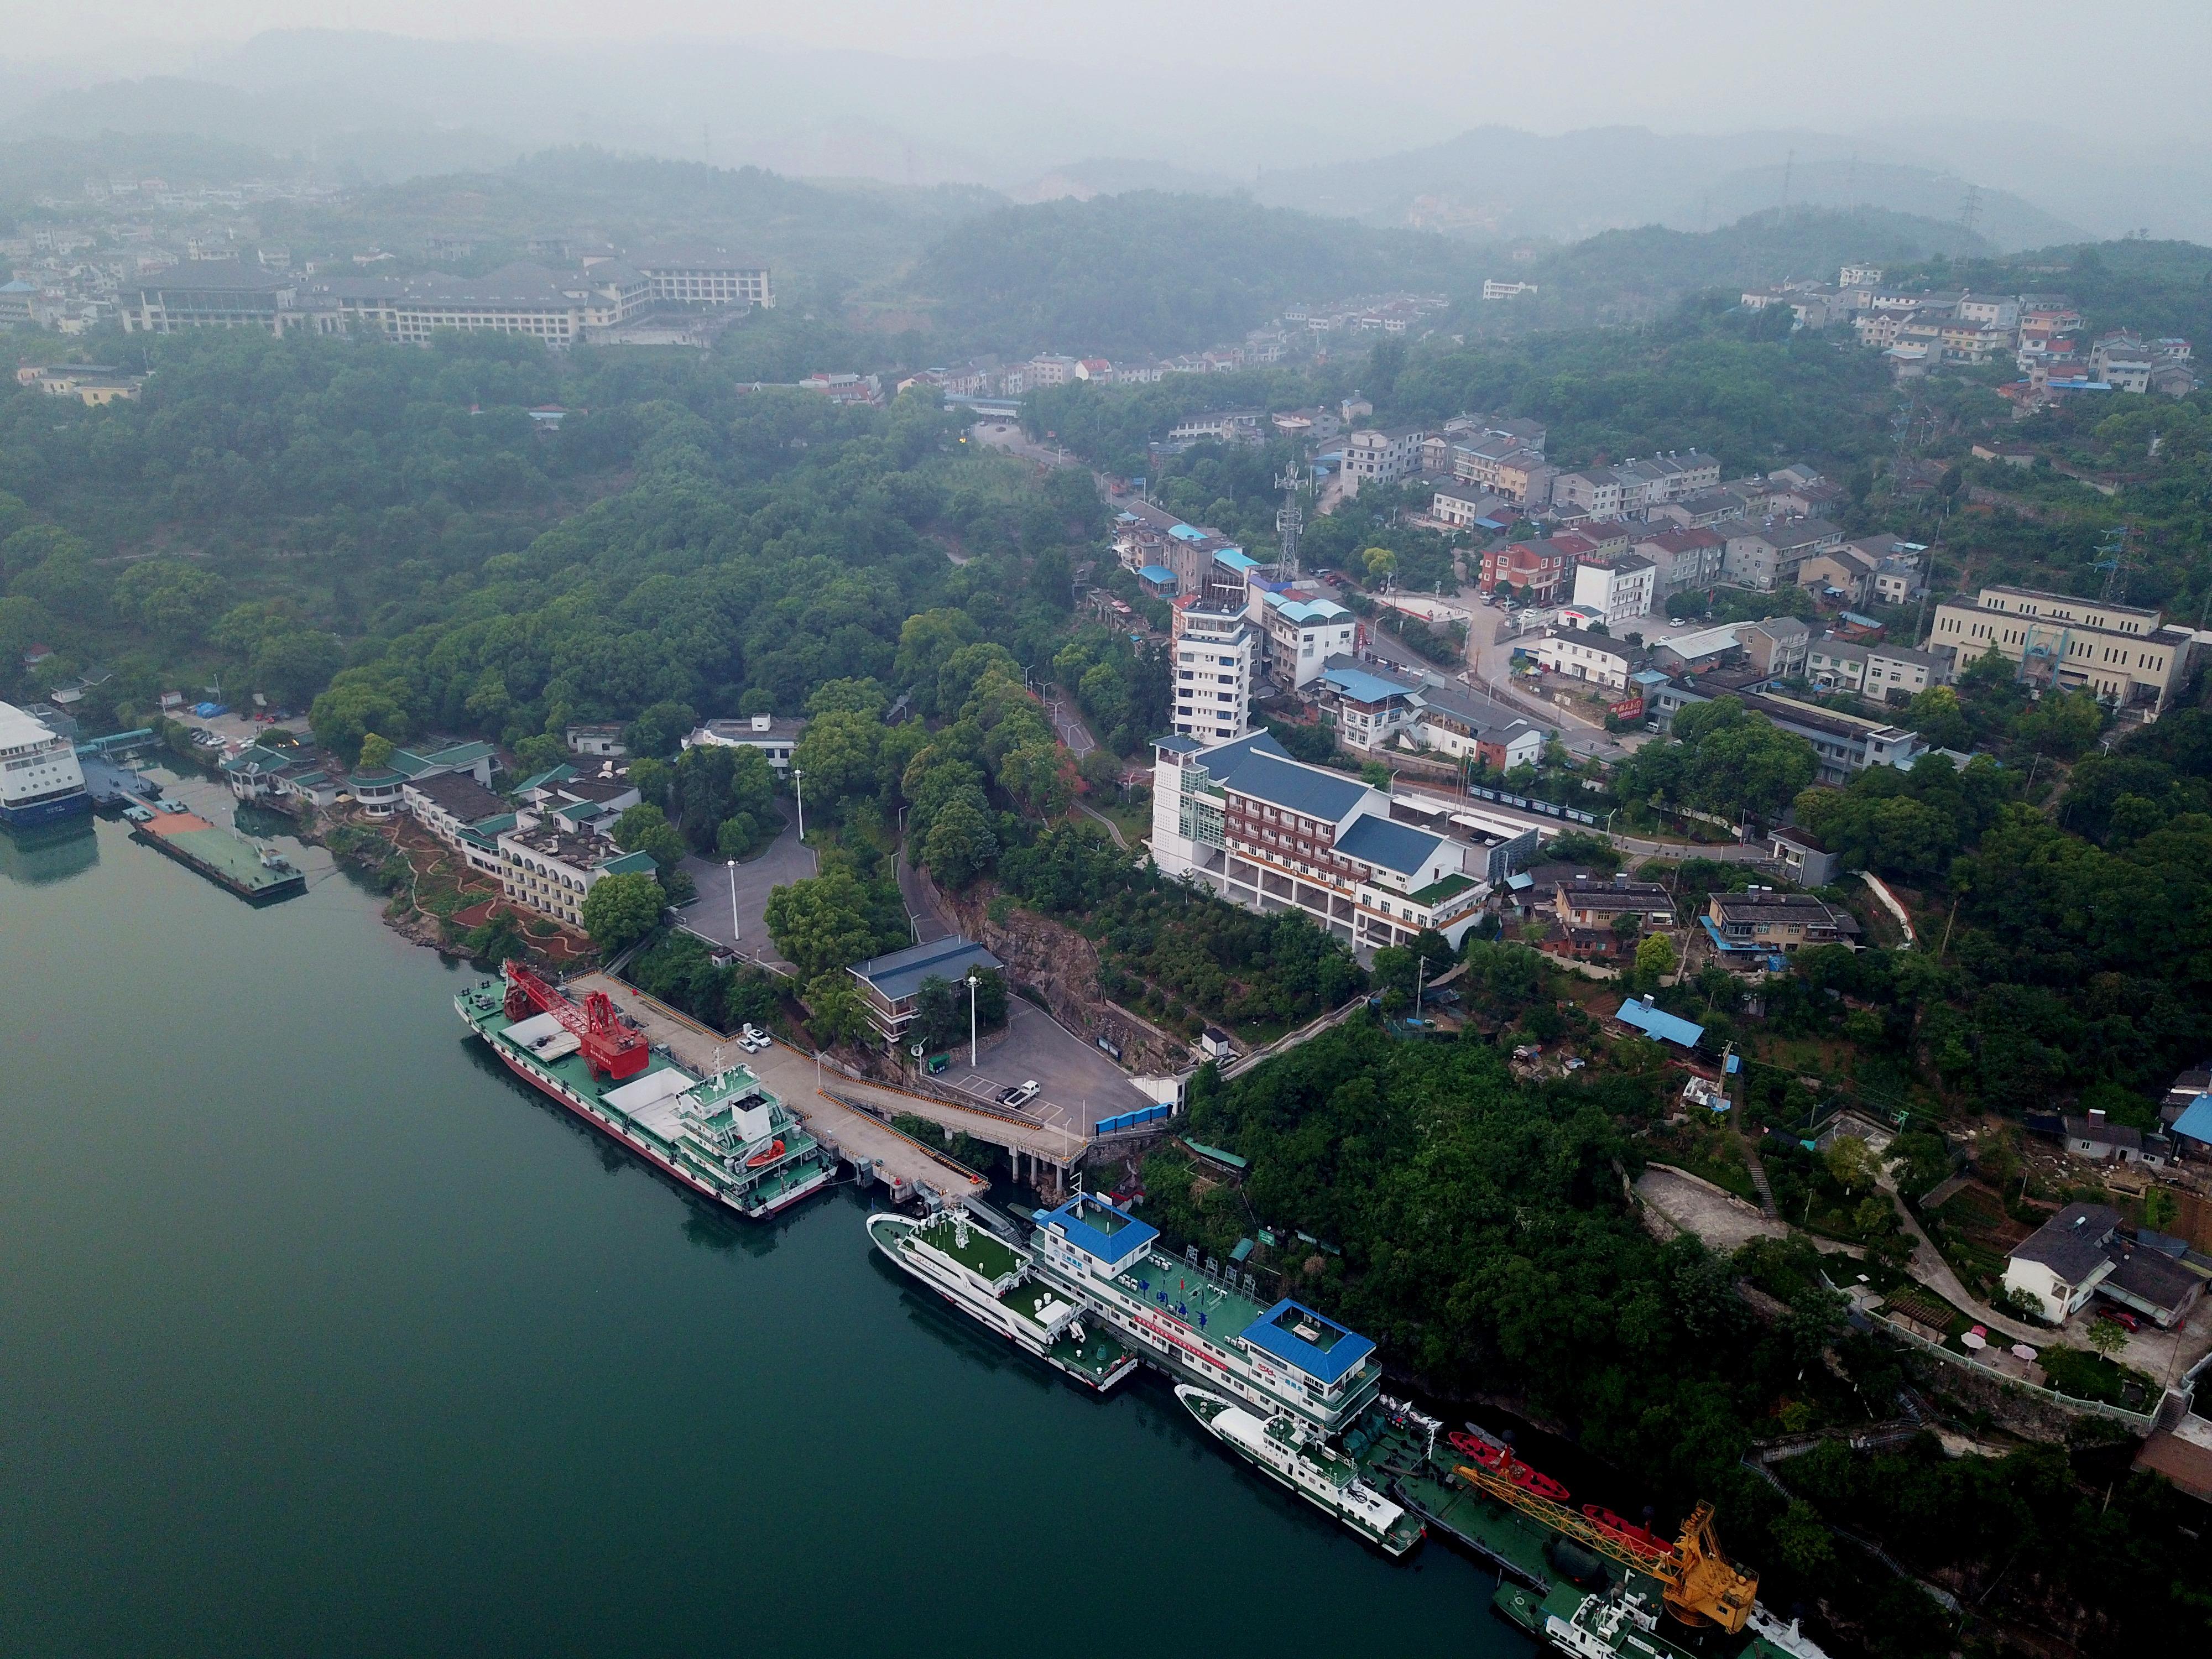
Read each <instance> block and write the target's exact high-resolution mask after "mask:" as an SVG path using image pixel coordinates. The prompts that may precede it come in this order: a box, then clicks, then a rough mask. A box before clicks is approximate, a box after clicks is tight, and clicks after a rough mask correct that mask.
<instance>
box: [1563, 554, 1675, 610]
mask: <svg viewBox="0 0 2212 1659" xmlns="http://www.w3.org/2000/svg"><path fill="white" fill-rule="evenodd" d="M1658 579H1659V568H1658V567H1657V566H1656V565H1655V564H1654V563H1652V562H1651V561H1650V560H1649V559H1647V558H1644V556H1642V555H1640V554H1636V553H1627V554H1623V555H1622V556H1620V557H1619V558H1617V559H1615V560H1614V561H1613V562H1612V563H1611V564H1609V565H1604V564H1578V565H1577V566H1576V567H1575V603H1576V604H1577V605H1588V606H1589V607H1590V609H1591V610H1593V611H1595V612H1596V613H1597V617H1598V619H1599V620H1600V621H1601V622H1602V623H1605V625H1606V626H1607V628H1616V627H1619V626H1620V625H1621V624H1623V623H1632V622H1638V621H1640V620H1642V619H1643V618H1644V617H1645V616H1647V615H1648V614H1650V610H1651V602H1652V600H1653V599H1655V598H1656V589H1657V584H1658Z"/></svg>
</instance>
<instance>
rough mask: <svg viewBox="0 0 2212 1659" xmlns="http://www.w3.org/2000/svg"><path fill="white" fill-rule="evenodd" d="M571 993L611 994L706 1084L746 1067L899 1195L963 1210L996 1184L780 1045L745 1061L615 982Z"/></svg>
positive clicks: (576, 982)
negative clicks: (934, 1197)
mask: <svg viewBox="0 0 2212 1659" xmlns="http://www.w3.org/2000/svg"><path fill="white" fill-rule="evenodd" d="M568 990H569V993H570V994H571V995H573V996H576V997H579V998H581V997H585V996H588V995H589V994H591V993H592V992H593V991H605V993H606V994H607V995H608V996H610V997H611V998H612V999H613V1000H614V1003H615V1006H617V1007H618V1008H620V1009H621V1010H622V1011H623V1012H624V1013H626V1014H628V1015H629V1017H630V1018H632V1019H634V1020H635V1021H636V1022H637V1023H638V1024H640V1025H641V1026H642V1027H644V1028H645V1031H646V1035H647V1036H649V1037H650V1038H651V1039H652V1040H653V1042H655V1043H658V1044H659V1046H660V1047H661V1048H665V1049H666V1050H667V1051H668V1052H669V1053H670V1054H673V1055H675V1056H676V1058H677V1060H678V1063H680V1064H681V1065H682V1066H684V1068H685V1069H686V1070H689V1071H692V1072H696V1073H699V1074H700V1075H701V1076H702V1077H703V1076H706V1075H707V1074H708V1073H712V1072H713V1071H714V1066H715V1060H716V1057H717V1056H718V1055H719V1056H720V1060H721V1061H722V1063H723V1064H725V1065H727V1064H730V1063H732V1062H735V1061H743V1062H744V1064H745V1065H747V1066H750V1067H751V1068H752V1070H753V1073H754V1074H755V1075H756V1076H757V1077H758V1078H759V1079H760V1080H761V1081H762V1082H763V1084H765V1085H767V1086H768V1088H769V1092H771V1093H773V1094H775V1095H777V1096H780V1097H781V1098H782V1100H783V1103H785V1104H786V1105H787V1106H789V1107H790V1108H791V1109H792V1110H793V1111H794V1112H796V1113H798V1114H799V1119H800V1121H802V1122H804V1123H805V1125H806V1128H807V1132H808V1133H810V1134H811V1135H813V1136H814V1138H815V1139H817V1140H823V1141H827V1142H829V1144H830V1145H831V1146H835V1147H836V1148H837V1150H838V1152H839V1153H840V1154H841V1155H842V1156H843V1157H845V1158H848V1159H852V1160H858V1159H860V1158H866V1159H867V1160H868V1161H869V1162H870V1164H872V1165H873V1166H875V1167H876V1168H877V1169H878V1170H879V1171H880V1173H881V1174H882V1175H883V1176H884V1179H885V1181H886V1182H887V1183H888V1184H890V1186H891V1187H892V1188H893V1189H894V1190H896V1189H897V1188H899V1187H900V1186H902V1185H903V1186H905V1187H907V1188H915V1187H927V1188H929V1189H930V1190H931V1191H932V1192H934V1193H936V1194H938V1195H939V1197H941V1198H943V1199H945V1200H946V1201H947V1202H952V1203H957V1202H961V1201H963V1200H967V1199H970V1198H975V1197H979V1196H981V1194H983V1192H984V1191H985V1190H987V1188H988V1187H989V1185H990V1183H989V1182H987V1181H985V1180H984V1179H983V1178H982V1177H981V1176H978V1175H975V1173H973V1172H972V1171H970V1170H966V1169H964V1168H963V1167H962V1166H961V1165H959V1164H955V1163H954V1162H953V1161H952V1160H951V1158H944V1157H940V1156H939V1154H937V1153H936V1152H933V1151H931V1150H930V1149H929V1148H928V1147H927V1146H923V1145H922V1144H921V1142H920V1141H918V1140H915V1139H912V1138H911V1137H909V1136H907V1135H903V1134H901V1133H899V1132H898V1131H897V1130H896V1129H894V1128H892V1127H891V1126H890V1124H888V1123H886V1122H884V1121H882V1120H881V1119H879V1118H876V1117H872V1116H871V1115H869V1114H867V1113H866V1112H865V1111H855V1110H854V1109H853V1108H852V1107H850V1106H848V1105H846V1104H845V1103H843V1102H842V1101H837V1100H833V1099H831V1098H830V1097H829V1096H827V1095H825V1094H823V1093H822V1092H820V1091H818V1090H817V1088H816V1086H815V1075H816V1074H815V1065H814V1060H813V1059H812V1057H811V1056H810V1055H807V1054H801V1053H800V1052H799V1050H798V1049H796V1048H791V1047H789V1046H788V1045H787V1044H784V1043H781V1042H779V1043H777V1044H776V1045H775V1047H774V1048H769V1049H766V1050H763V1052H762V1053H760V1054H746V1053H745V1052H744V1051H743V1050H742V1049H740V1048H738V1045H737V1044H736V1043H735V1042H732V1041H730V1040H729V1039H727V1038H725V1037H720V1036H716V1035H715V1034H714V1032H712V1031H710V1030H708V1029H707V1028H706V1027H705V1026H703V1025H702V1024H698V1023H697V1022H696V1020H693V1019H691V1018H688V1017H687V1016H685V1015H683V1014H680V1013H678V1012H676V1010H675V1009H673V1008H671V1007H670V1006H668V1005H667V1004H665V1003H664V1002H659V1001H656V1000H654V999H653V998H652V997H649V996H647V995H646V994H645V993H644V992H642V991H641V990H639V989H638V988H637V987H635V985H628V984H625V983H623V981H621V980H618V979H616V978H614V977H613V976H612V975H607V974H600V973H592V974H582V975H578V976H577V977H576V978H574V979H573V980H571V981H568ZM823 1082H824V1083H825V1084H828V1085H834V1086H836V1087H837V1088H838V1089H839V1090H841V1091H842V1090H845V1089H854V1090H857V1089H859V1088H860V1087H861V1086H862V1085H858V1084H854V1083H852V1082H850V1080H849V1079H846V1078H844V1077H843V1076H842V1075H840V1074H839V1073H835V1072H829V1073H823Z"/></svg>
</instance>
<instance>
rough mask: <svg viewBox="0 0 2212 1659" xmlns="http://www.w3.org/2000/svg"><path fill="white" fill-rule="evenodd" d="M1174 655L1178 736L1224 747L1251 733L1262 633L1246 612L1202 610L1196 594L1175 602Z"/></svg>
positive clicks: (1240, 610) (1173, 723) (1175, 716)
mask: <svg viewBox="0 0 2212 1659" xmlns="http://www.w3.org/2000/svg"><path fill="white" fill-rule="evenodd" d="M1170 631H1171V634H1172V640H1171V643H1170V647H1169V648H1170V654H1171V655H1172V657H1173V659H1174V665H1175V702H1174V704H1173V705H1172V706H1173V708H1174V710H1175V714H1174V717H1173V720H1172V721H1171V722H1170V723H1171V724H1172V725H1173V726H1174V727H1175V730H1176V735H1177V736H1179V737H1184V738H1192V739H1194V740H1198V741H1202V742H1205V743H1225V742H1229V741H1231V740H1233V739H1235V738H1241V737H1243V735H1244V734H1245V733H1246V732H1248V731H1249V730H1250V729H1251V724H1252V682H1253V678H1254V677H1255V675H1256V674H1257V673H1258V671H1259V668H1260V659H1261V649H1262V647H1261V632H1260V629H1258V628H1257V627H1256V626H1255V624H1254V623H1253V622H1252V620H1251V618H1250V617H1248V616H1246V615H1245V613H1244V611H1243V609H1242V607H1239V608H1237V609H1235V610H1212V609H1202V608H1200V600H1199V599H1198V597H1197V596H1196V595H1186V596H1185V597H1183V598H1182V599H1177V600H1176V602H1175V617H1174V621H1173V623H1172V627H1171V629H1170Z"/></svg>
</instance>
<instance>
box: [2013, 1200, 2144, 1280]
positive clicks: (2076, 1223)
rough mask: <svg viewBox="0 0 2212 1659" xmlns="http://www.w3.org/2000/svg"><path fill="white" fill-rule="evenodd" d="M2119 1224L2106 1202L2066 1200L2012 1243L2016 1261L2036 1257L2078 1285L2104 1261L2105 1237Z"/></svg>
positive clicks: (2029, 1259) (2116, 1215) (2059, 1274)
mask: <svg viewBox="0 0 2212 1659" xmlns="http://www.w3.org/2000/svg"><path fill="white" fill-rule="evenodd" d="M2119 1225H2120V1216H2119V1212H2118V1211H2117V1210H2115V1209H2113V1208H2112V1206H2110V1205H2108V1204H2069V1205H2068V1206H2066V1207H2065V1208H2064V1209H2063V1210H2061V1211H2060V1212H2058V1213H2057V1215H2055V1216H2053V1217H2051V1219H2050V1220H2048V1221H2046V1222H2045V1223H2044V1224H2043V1225H2041V1226H2040V1227H2039V1228H2037V1229H2036V1230H2035V1231H2033V1233H2031V1234H2029V1235H2028V1236H2027V1237H2026V1238H2024V1239H2022V1240H2021V1242H2020V1243H2017V1244H2015V1245H2014V1246H2013V1247H2012V1250H2011V1256H2012V1259H2013V1260H2014V1261H2039V1262H2041V1263H2042V1264H2043V1265H2044V1266H2045V1267H2048V1268H2050V1269H2051V1272H2053V1273H2056V1274H2057V1275H2058V1277H2059V1278H2061V1279H2064V1280H2065V1281H2066V1282H2067V1283H2069V1284H2075V1285H2078V1284H2079V1283H2081V1280H2082V1279H2084V1278H2086V1277H2087V1275H2088V1274H2090V1273H2094V1272H2095V1271H2096V1270H2097V1268H2098V1267H2099V1266H2100V1264H2102V1263H2103V1261H2105V1259H2106V1257H2105V1241H2106V1239H2108V1238H2110V1237H2112V1234H2113V1232H2114V1231H2115V1230H2116V1229H2117V1228H2118V1226H2119Z"/></svg>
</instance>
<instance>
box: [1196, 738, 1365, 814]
mask: <svg viewBox="0 0 2212 1659" xmlns="http://www.w3.org/2000/svg"><path fill="white" fill-rule="evenodd" d="M1243 741H1244V740H1243V739H1239V744H1242V743H1243ZM1230 746H1231V748H1232V749H1233V748H1235V747H1237V746H1238V745H1237V744H1232V745H1230ZM1269 746H1270V747H1274V744H1273V742H1272V740H1271V741H1270V745H1269ZM1278 753H1279V750H1278ZM1217 754H1218V751H1215V753H1213V754H1208V755H1207V756H1206V770H1207V771H1208V772H1211V773H1212V775H1213V776H1214V778H1215V779H1216V780H1217V781H1218V782H1219V783H1220V785H1221V787H1222V788H1223V789H1224V790H1225V791H1228V792H1231V793H1236V794H1239V795H1249V796H1250V797H1251V798H1252V799H1255V800H1259V801H1264V802H1266V803H1267V805H1270V806H1274V807H1279V808H1282V809H1283V810H1285V811H1291V812H1297V813H1302V814H1304V816H1305V817H1314V818H1326V819H1327V820H1328V822H1329V823H1339V822H1341V821H1342V819H1343V817H1344V816H1345V814H1346V813H1347V812H1349V811H1352V808H1353V807H1355V806H1357V805H1359V803H1360V802H1361V801H1362V800H1364V799H1366V796H1367V793H1368V792H1367V786H1366V785H1365V784H1364V783H1362V782H1360V781H1359V780H1358V779H1357V778H1352V777H1347V776H1346V775H1344V774H1343V773H1341V772H1331V771H1328V770H1327V769H1324V768H1322V767H1318V766H1305V765H1302V764H1300V763H1298V762H1297V761H1294V760H1290V759H1287V758H1281V759H1279V758H1278V757H1277V756H1276V755H1271V754H1267V753H1265V752H1263V751H1261V750H1258V749H1257V748H1251V749H1247V750H1245V751H1244V752H1243V755H1242V756H1241V757H1237V760H1236V762H1235V763H1234V764H1233V765H1231V767H1230V768H1229V769H1228V770H1227V771H1225V772H1224V771H1222V770H1219V769H1217V766H1216V763H1215V761H1216V755H1217Z"/></svg>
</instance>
